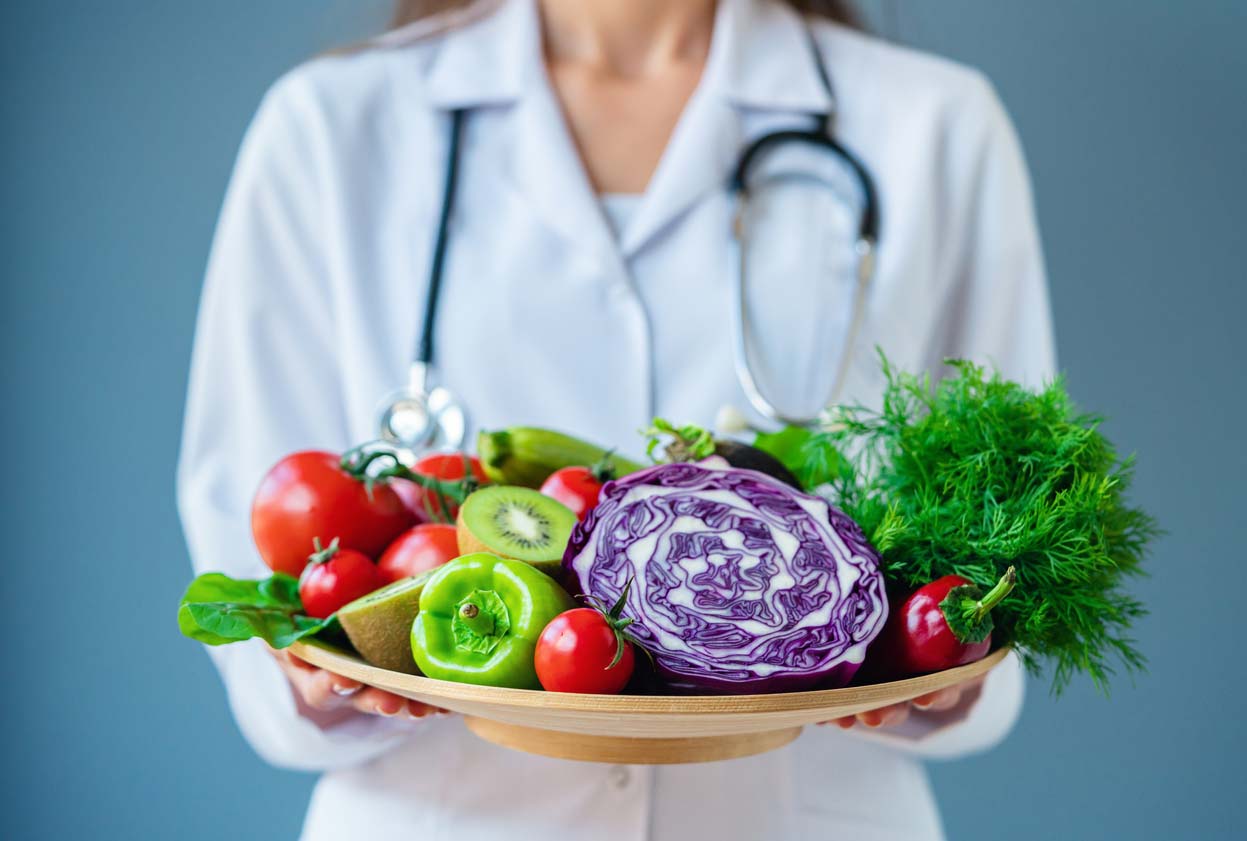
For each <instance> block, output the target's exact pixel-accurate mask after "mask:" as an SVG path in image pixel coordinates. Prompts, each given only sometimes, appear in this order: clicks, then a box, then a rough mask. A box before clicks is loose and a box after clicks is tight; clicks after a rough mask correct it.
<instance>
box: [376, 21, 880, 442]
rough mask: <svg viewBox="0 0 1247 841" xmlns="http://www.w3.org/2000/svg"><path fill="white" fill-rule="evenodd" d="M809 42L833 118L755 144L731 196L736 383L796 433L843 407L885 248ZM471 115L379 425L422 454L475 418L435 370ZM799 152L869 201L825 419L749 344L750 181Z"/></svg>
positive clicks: (871, 196)
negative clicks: (825, 155)
mask: <svg viewBox="0 0 1247 841" xmlns="http://www.w3.org/2000/svg"><path fill="white" fill-rule="evenodd" d="M805 31H806V40H807V42H808V44H809V47H810V52H811V54H812V55H813V57H814V65H815V68H816V69H817V71H818V77H819V81H820V82H821V83H822V85H823V88H824V90H826V92H827V98H828V101H829V103H830V105H829V107H828V110H827V113H825V114H819V115H818V116H817V119H816V122H815V124H814V126H813V127H812V128H809V129H785V130H781V131H774V132H770V133H768V134H765V135H763V136H761V137H759V138H758V139H756V140H754V141H753V142H752V143H750V144H749V145H748V146H747V147H746V148H745V150H744V152H742V153H741V156H740V160H739V161H738V163H737V164H736V169H735V170H734V171H733V173H732V177H731V180H730V181H729V183H728V191H729V193H730V194H731V197H732V199H733V202H734V204H735V213H734V215H733V220H732V238H733V241H734V244H735V247H736V250H737V253H738V255H739V259H738V260H737V261H736V262H737V270H736V279H735V283H734V284H733V292H734V298H735V301H734V304H735V305H734V307H733V313H734V325H733V326H734V329H735V339H736V341H735V343H734V354H733V356H734V359H733V363H734V366H735V369H736V378H737V380H738V381H739V382H740V386H741V390H742V391H744V393H745V397H746V398H747V399H748V401H749V403H750V405H752V406H753V408H754V409H755V410H756V411H757V412H758V414H760V415H762V416H763V417H764V418H767V419H769V420H771V421H774V422H777V423H783V424H791V425H794V426H811V425H815V424H818V423H821V422H824V421H825V420H826V416H825V411H826V409H827V408H828V407H831V406H832V405H834V404H835V402H836V400H837V399H838V398H839V395H840V392H841V391H842V390H843V388H844V381H845V378H846V376H847V374H848V370H849V364H850V361H851V358H852V350H853V347H854V345H855V343H856V341H857V335H858V333H859V332H860V330H861V325H862V321H863V319H864V317H865V308H866V297H867V291H868V287H869V286H870V281H871V279H872V278H873V276H874V269H875V246H876V244H877V243H878V240H879V208H878V199H877V197H876V193H875V184H874V179H872V178H871V175H870V173H869V171H867V169H866V167H865V165H864V164H863V163H862V162H861V160H860V159H859V158H858V157H857V156H856V155H855V154H853V153H852V152H851V151H849V150H848V149H846V148H845V147H844V146H843V145H841V144H840V143H839V142H838V141H837V140H836V139H835V137H834V136H833V132H832V121H833V119H834V117H835V112H836V106H835V103H836V98H835V93H834V90H833V88H832V84H831V76H830V75H829V74H828V72H827V66H826V63H825V62H824V61H823V56H822V54H821V52H820V51H819V49H818V46H817V44H816V42H815V41H814V35H813V33H812V32H811V30H810V29H809V27H808V26H807V27H806V30H805ZM466 115H467V109H465V108H457V109H454V110H452V111H451V112H450V130H449V138H448V142H447V153H446V169H445V172H446V178H445V182H444V185H443V189H442V206H441V212H440V213H439V215H438V221H437V233H436V236H435V239H434V244H433V257H432V260H431V262H430V264H429V282H428V289H427V290H426V296H425V307H424V319H423V322H422V326H421V330H420V340H419V344H418V345H417V347H416V355H415V359H414V360H413V361H412V363H411V370H410V373H409V376H408V382H407V386H406V387H405V388H403V389H400V390H399V391H396V392H394V393H393V394H391V395H389V396H388V397H386V398H385V399H384V400H383V401H382V403H381V406H380V409H379V412H378V415H379V417H378V420H379V424H380V428H381V437H382V439H383V440H384V441H385V442H387V443H389V444H391V445H393V446H395V447H397V448H400V449H404V450H408V451H410V452H417V453H418V452H422V451H426V450H437V449H455V448H458V447H459V446H461V445H462V444H463V438H464V435H465V433H466V430H467V413H466V411H465V409H464V407H463V404H462V403H461V402H460V401H459V400H458V398H456V397H455V395H454V394H452V393H451V392H450V390H449V389H447V388H446V387H445V386H442V385H438V384H436V383H435V381H434V380H435V369H434V365H433V332H434V327H435V326H436V319H437V303H438V298H439V296H440V293H441V286H442V275H443V269H444V266H445V262H446V246H447V240H448V238H449V228H450V217H451V213H452V211H453V208H454V203H455V195H456V189H457V185H458V178H459V157H460V155H459V153H460V149H461V146H462V139H463V123H464V119H465V117H466ZM785 144H799V145H804V146H809V147H813V148H815V149H823V150H826V151H827V152H829V153H831V154H832V155H833V156H834V157H835V158H836V159H837V160H838V161H839V162H841V163H842V164H843V165H845V166H846V167H847V168H848V170H849V171H850V172H851V173H852V175H853V177H854V179H855V181H856V182H857V186H858V188H859V191H860V196H861V211H860V215H859V216H858V224H857V232H856V239H855V241H854V251H855V256H856V268H857V271H856V283H855V285H854V290H853V303H852V309H851V314H850V319H849V326H848V328H847V329H846V331H845V336H844V341H843V345H842V348H841V352H840V359H839V362H838V363H837V366H836V373H835V377H834V379H833V380H832V383H831V387H830V389H829V392H828V394H827V399H826V400H825V401H824V403H823V409H822V410H820V412H819V413H817V414H815V415H810V416H795V415H790V414H786V413H784V412H782V411H780V409H778V408H777V407H776V406H775V404H774V403H772V402H771V400H770V399H768V398H767V397H766V395H764V394H763V393H762V390H761V389H760V388H759V386H758V381H757V378H756V377H755V376H754V373H753V367H752V365H751V363H750V360H749V353H748V347H747V336H748V332H749V331H748V327H749V314H748V311H747V306H746V294H745V293H746V284H747V274H748V273H747V271H746V266H745V263H746V259H747V258H746V253H747V242H746V239H747V237H746V234H747V228H748V225H747V223H746V215H747V213H748V205H749V199H750V178H751V176H752V175H753V173H754V170H755V169H756V168H757V162H758V161H759V160H760V159H762V158H764V157H766V156H767V155H768V154H770V153H773V152H774V151H775V149H776V148H777V147H779V146H782V145H785ZM799 177H801V178H803V179H804V180H809V181H814V182H821V183H823V184H826V185H827V186H828V187H829V188H830V184H829V183H828V182H827V179H825V178H822V177H820V176H818V175H813V174H809V175H804V176H799Z"/></svg>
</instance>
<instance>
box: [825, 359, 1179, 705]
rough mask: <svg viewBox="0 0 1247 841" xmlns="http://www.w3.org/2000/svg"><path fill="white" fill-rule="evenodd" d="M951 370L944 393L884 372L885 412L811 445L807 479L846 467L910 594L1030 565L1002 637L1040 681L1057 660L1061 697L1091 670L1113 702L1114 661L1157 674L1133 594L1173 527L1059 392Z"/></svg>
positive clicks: (857, 514)
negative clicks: (1149, 508)
mask: <svg viewBox="0 0 1247 841" xmlns="http://www.w3.org/2000/svg"><path fill="white" fill-rule="evenodd" d="M949 364H951V365H952V366H953V367H954V369H955V371H956V375H955V376H953V377H950V378H948V379H945V380H943V381H941V382H939V383H938V384H936V385H932V384H931V382H930V380H929V378H919V377H915V376H912V375H910V374H905V373H902V372H899V371H896V370H894V369H893V368H892V366H891V365H889V364H888V362H887V360H886V359H884V360H883V366H884V373H885V375H886V378H887V385H886V387H885V390H884V397H883V408H882V410H881V411H877V412H876V411H872V410H868V409H865V408H862V407H854V408H849V409H843V410H842V411H841V413H840V416H839V418H838V421H839V422H838V423H837V424H835V425H834V426H833V427H830V428H828V429H825V430H822V431H820V432H818V433H817V434H815V435H814V436H812V437H811V438H810V440H809V441H808V442H807V443H806V445H805V446H804V447H803V452H804V454H805V458H806V462H807V465H806V466H807V468H810V469H813V467H814V466H815V465H821V464H823V463H825V461H826V460H827V458H828V453H835V454H837V455H839V456H843V462H842V467H841V469H840V471H839V473H840V475H839V477H838V478H837V480H836V481H835V483H834V491H835V495H836V496H837V497H838V499H837V502H838V504H839V505H840V506H841V507H842V508H843V509H844V510H845V512H846V513H848V514H849V516H851V517H853V518H854V519H855V520H856V521H857V522H858V523H859V524H860V525H861V526H862V528H863V530H864V531H865V532H866V534H867V535H870V536H871V539H872V541H873V542H874V544H875V546H876V547H877V548H878V549H879V550H880V552H882V554H883V557H884V564H885V573H886V575H887V576H888V579H889V581H890V582H893V583H896V584H898V585H899V586H901V587H902V588H905V589H911V588H914V587H918V586H921V585H922V584H925V583H927V582H929V581H932V580H934V579H935V578H939V577H941V576H943V575H949V574H956V575H961V576H964V577H965V578H967V579H969V580H971V581H973V582H975V583H976V584H978V585H980V586H981V587H984V588H987V587H990V586H991V585H992V584H993V583H995V582H996V581H997V580H998V579H999V578H1000V577H1001V575H1002V574H1003V573H1004V572H1005V570H1006V569H1007V568H1008V567H1009V566H1013V567H1015V568H1016V570H1017V585H1016V587H1015V589H1014V590H1013V591H1012V592H1011V593H1009V595H1008V597H1007V598H1005V599H1004V601H1003V602H1002V603H1001V604H1000V605H999V606H998V607H997V608H996V609H995V613H994V617H995V624H996V629H997V639H999V640H1000V641H1002V642H1008V643H1012V644H1014V645H1015V646H1016V647H1017V649H1018V653H1019V654H1020V655H1021V656H1022V658H1023V661H1024V662H1025V663H1026V665H1027V667H1028V669H1030V671H1032V672H1039V671H1040V661H1041V660H1045V659H1051V660H1052V661H1054V662H1055V670H1054V674H1053V680H1052V687H1053V690H1054V692H1056V693H1060V691H1061V690H1062V689H1064V688H1065V687H1066V686H1067V685H1068V684H1069V681H1070V679H1071V677H1072V676H1073V674H1074V672H1076V671H1083V672H1086V673H1087V674H1089V675H1090V676H1091V678H1092V680H1093V681H1094V682H1095V684H1096V685H1097V686H1098V687H1100V688H1101V689H1102V690H1107V683H1108V678H1109V676H1110V675H1112V674H1113V673H1114V664H1115V663H1120V664H1121V665H1123V666H1124V667H1125V669H1126V670H1127V671H1136V670H1139V669H1141V668H1142V667H1143V666H1144V662H1145V661H1144V658H1143V656H1142V655H1141V654H1140V653H1139V652H1138V650H1136V648H1135V647H1134V643H1133V640H1132V639H1131V638H1130V636H1129V630H1130V626H1131V624H1132V622H1133V621H1134V620H1135V619H1137V618H1138V617H1140V616H1142V615H1143V614H1144V612H1145V611H1144V608H1143V606H1142V605H1141V604H1140V603H1139V602H1138V601H1136V600H1135V599H1134V598H1132V597H1131V596H1130V595H1128V594H1127V593H1126V592H1124V590H1123V589H1122V588H1123V583H1124V581H1123V579H1124V577H1125V576H1129V575H1135V574H1138V573H1139V572H1140V562H1141V560H1142V557H1143V555H1144V552H1145V549H1146V547H1147V544H1148V542H1149V540H1150V539H1151V538H1152V537H1154V536H1155V535H1156V534H1157V533H1158V530H1157V528H1156V524H1155V522H1154V521H1153V520H1152V518H1151V517H1149V516H1148V515H1147V514H1145V513H1144V512H1143V511H1141V510H1139V509H1138V508H1133V507H1131V506H1130V505H1128V504H1127V503H1126V500H1125V494H1126V491H1127V489H1128V487H1129V485H1130V479H1131V468H1132V460H1131V459H1121V458H1119V457H1118V455H1117V453H1116V451H1115V450H1114V448H1113V446H1112V444H1110V443H1109V441H1108V440H1107V439H1106V438H1105V437H1104V435H1103V434H1102V433H1101V432H1100V431H1099V424H1100V419H1099V418H1098V417H1096V416H1094V415H1087V414H1082V413H1080V412H1079V411H1078V410H1077V409H1076V408H1075V407H1074V404H1073V402H1072V400H1071V399H1070V397H1069V395H1068V394H1067V393H1066V391H1065V388H1064V385H1063V383H1062V382H1061V381H1060V380H1057V381H1056V382H1053V383H1052V384H1050V385H1048V386H1047V387H1045V388H1043V389H1042V390H1040V391H1037V392H1035V391H1030V390H1027V389H1025V388H1024V387H1022V386H1020V385H1018V384H1017V383H1013V382H1009V381H1007V380H1004V379H1002V378H1001V377H1000V376H999V375H998V374H991V375H988V374H987V373H986V372H985V371H984V370H983V369H982V368H980V367H978V366H976V365H973V364H971V363H969V362H965V361H955V360H954V361H950V362H949Z"/></svg>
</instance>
